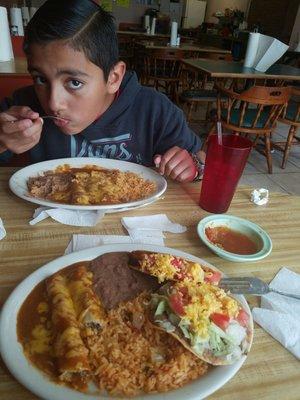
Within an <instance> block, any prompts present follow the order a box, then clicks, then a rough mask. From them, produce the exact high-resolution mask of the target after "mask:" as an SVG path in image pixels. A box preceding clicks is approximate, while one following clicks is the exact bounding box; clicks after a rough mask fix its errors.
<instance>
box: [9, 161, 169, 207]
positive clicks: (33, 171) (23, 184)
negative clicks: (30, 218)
mask: <svg viewBox="0 0 300 400" xmlns="http://www.w3.org/2000/svg"><path fill="white" fill-rule="evenodd" d="M63 164H69V165H70V166H71V167H76V168H80V167H83V166H85V165H97V166H99V167H103V168H108V169H119V170H120V171H122V172H126V171H129V172H134V173H136V174H139V175H141V176H142V177H143V178H144V179H149V180H151V181H153V182H155V183H156V185H157V190H156V191H155V193H153V194H152V195H151V196H149V197H146V198H144V199H142V200H137V201H132V202H128V203H121V204H120V203H119V204H105V205H88V206H84V205H74V204H62V203H55V202H53V201H49V200H45V199H38V198H36V197H32V196H30V195H29V194H28V189H27V181H28V179H29V178H31V177H33V176H38V175H42V173H43V172H45V171H50V170H54V169H55V168H57V167H58V166H59V165H63ZM9 187H10V189H11V191H12V192H13V193H14V194H15V195H17V196H18V197H21V198H22V199H24V200H26V201H30V202H31V203H35V204H40V205H42V206H45V207H56V208H67V209H69V210H107V211H110V212H118V211H121V210H122V211H123V209H128V208H129V209H132V208H136V207H141V206H145V205H148V204H150V203H153V202H154V201H156V200H158V199H159V197H160V196H161V195H162V194H163V193H164V192H165V190H166V189H167V181H166V180H165V179H164V178H163V177H162V176H161V175H159V174H158V173H157V172H155V171H153V170H152V169H150V168H147V167H144V166H143V165H139V164H134V163H130V162H128V161H120V160H111V159H109V158H94V157H78V158H60V159H58V160H50V161H43V162H40V163H37V164H32V165H29V166H28V167H25V168H22V169H20V170H19V171H17V172H16V173H15V174H13V175H12V177H11V178H10V180H9ZM114 210H115V211H114ZM124 211H125V210H124Z"/></svg>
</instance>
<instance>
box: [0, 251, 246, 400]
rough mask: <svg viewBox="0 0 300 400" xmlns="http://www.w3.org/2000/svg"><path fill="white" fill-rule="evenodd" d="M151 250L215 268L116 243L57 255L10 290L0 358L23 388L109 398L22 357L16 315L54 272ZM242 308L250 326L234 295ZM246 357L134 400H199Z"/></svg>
mask: <svg viewBox="0 0 300 400" xmlns="http://www.w3.org/2000/svg"><path fill="white" fill-rule="evenodd" d="M136 250H142V251H150V252H160V253H167V254H172V255H174V256H178V257H183V258H186V259H187V260H190V261H194V262H198V263H201V264H204V265H206V266H208V267H209V268H211V269H215V270H217V269H216V268H214V267H213V266H212V265H210V264H208V263H207V262H205V261H203V260H201V259H199V258H197V257H194V256H192V255H190V254H188V253H185V252H183V251H179V250H175V249H172V248H168V247H159V246H153V245H134V244H115V245H106V246H101V247H95V248H91V249H87V250H82V251H80V252H76V253H71V254H68V255H65V256H63V257H60V258H57V259H55V260H53V261H51V262H50V263H48V264H46V265H44V266H43V267H41V268H39V269H37V270H36V271H35V272H33V273H32V274H31V275H29V276H28V277H27V278H26V279H24V280H23V281H22V282H21V283H20V284H19V285H18V286H17V287H16V288H15V290H14V291H13V292H12V293H11V295H10V296H9V298H8V299H7V301H6V303H5V304H4V306H3V309H2V313H1V317H0V351H1V355H2V358H3V360H4V362H5V364H6V365H7V367H8V369H9V370H10V372H11V373H12V374H13V375H14V377H15V378H16V379H17V380H18V381H19V382H21V383H22V384H23V385H24V386H25V387H27V388H28V389H29V390H31V391H32V392H33V393H35V394H36V395H37V396H40V397H41V398H43V399H46V400H82V399H83V398H84V399H86V400H104V399H107V398H110V397H109V396H108V394H106V393H99V392H97V393H95V390H94V391H92V390H91V392H90V393H87V394H83V393H81V392H78V391H76V390H73V389H70V388H68V387H65V386H61V385H58V384H55V383H54V382H51V381H50V380H49V379H48V378H47V377H46V375H44V374H43V373H42V372H41V371H40V370H38V369H37V368H35V367H34V366H33V365H32V364H31V363H30V362H29V361H28V360H27V358H26V357H25V355H24V353H23V348H22V345H21V344H20V343H19V342H18V337H17V316H18V312H19V310H20V307H21V306H22V304H23V302H24V300H25V298H26V297H27V296H28V295H29V293H30V292H31V291H32V290H33V288H34V287H35V286H36V285H37V284H38V283H39V282H41V281H42V280H43V279H46V278H47V277H49V276H51V275H52V274H54V273H55V272H57V271H59V270H61V269H63V268H64V267H66V266H68V265H71V264H73V263H77V262H80V261H89V260H92V259H94V258H96V257H98V256H100V255H102V254H105V253H110V252H116V251H118V252H122V251H127V252H130V251H136ZM235 297H236V298H237V299H238V300H239V302H240V303H241V304H242V306H243V307H244V309H245V311H246V312H247V313H248V314H249V315H250V326H251V328H252V329H253V320H252V316H251V311H250V308H249V306H248V304H247V302H246V300H245V298H244V297H243V296H235ZM245 360H246V356H242V358H241V359H239V360H238V361H237V362H235V363H234V364H232V365H226V366H218V367H212V368H210V369H209V370H208V372H207V373H206V374H205V375H203V376H201V377H199V378H198V379H196V380H195V381H192V382H190V383H188V384H187V385H185V386H183V387H181V388H179V389H176V390H173V391H170V392H165V393H158V394H143V395H139V396H137V397H134V399H137V400H181V399H186V400H200V399H205V398H206V397H207V396H209V395H211V394H212V393H214V392H215V391H216V390H218V389H219V388H221V387H222V386H223V385H224V384H225V383H226V382H227V381H228V380H230V379H231V378H232V377H233V376H234V375H235V374H236V373H237V372H238V370H239V369H240V368H241V367H242V365H243V363H244V362H245Z"/></svg>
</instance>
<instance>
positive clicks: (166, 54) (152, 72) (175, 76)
mask: <svg viewBox="0 0 300 400" xmlns="http://www.w3.org/2000/svg"><path fill="white" fill-rule="evenodd" d="M183 56H184V52H183V51H182V50H179V49H156V50H154V49H149V50H146V51H145V57H144V73H143V83H144V84H145V85H148V86H154V87H155V88H156V89H157V90H160V88H162V89H163V91H164V92H165V93H166V95H167V96H169V97H170V98H171V99H172V100H173V101H174V102H175V103H177V104H178V100H179V99H178V88H179V83H180V80H181V62H180V59H182V58H183Z"/></svg>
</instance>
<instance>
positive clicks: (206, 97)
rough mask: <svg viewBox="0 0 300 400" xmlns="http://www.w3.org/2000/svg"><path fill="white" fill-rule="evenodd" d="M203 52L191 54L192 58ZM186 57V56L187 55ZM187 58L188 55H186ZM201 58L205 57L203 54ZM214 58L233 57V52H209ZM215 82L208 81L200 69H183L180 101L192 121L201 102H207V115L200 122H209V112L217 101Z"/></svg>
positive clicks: (187, 116)
mask: <svg viewBox="0 0 300 400" xmlns="http://www.w3.org/2000/svg"><path fill="white" fill-rule="evenodd" d="M200 54H202V53H197V52H196V53H193V54H190V55H189V57H191V58H199V55H200ZM185 57H186V56H185ZM186 58H187V57H186ZM201 58H204V57H202V56H201ZM206 58H210V59H213V60H221V59H222V60H224V59H228V60H229V59H231V58H232V57H231V54H219V53H207V57H206ZM213 85H214V84H213V82H209V81H208V76H207V74H204V73H202V72H199V71H197V72H196V71H192V70H190V69H188V68H183V69H182V89H183V91H182V92H181V93H180V101H181V103H182V104H183V106H184V108H186V110H187V111H186V119H187V121H188V122H191V119H192V113H193V111H194V110H195V109H197V107H198V105H199V104H203V103H204V104H206V117H205V119H204V120H203V121H202V120H199V122H208V121H209V120H210V117H209V113H210V110H211V107H212V105H213V104H216V103H217V94H218V92H217V90H215V89H214V88H213Z"/></svg>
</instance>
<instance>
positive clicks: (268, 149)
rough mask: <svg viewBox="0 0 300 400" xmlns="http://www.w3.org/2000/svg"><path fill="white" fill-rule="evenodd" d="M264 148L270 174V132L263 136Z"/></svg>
mask: <svg viewBox="0 0 300 400" xmlns="http://www.w3.org/2000/svg"><path fill="white" fill-rule="evenodd" d="M265 148H266V157H267V164H268V173H269V174H272V172H273V168H272V155H271V141H270V134H267V135H266V137H265Z"/></svg>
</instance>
